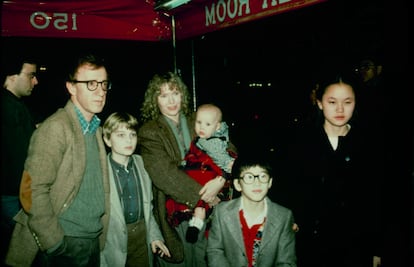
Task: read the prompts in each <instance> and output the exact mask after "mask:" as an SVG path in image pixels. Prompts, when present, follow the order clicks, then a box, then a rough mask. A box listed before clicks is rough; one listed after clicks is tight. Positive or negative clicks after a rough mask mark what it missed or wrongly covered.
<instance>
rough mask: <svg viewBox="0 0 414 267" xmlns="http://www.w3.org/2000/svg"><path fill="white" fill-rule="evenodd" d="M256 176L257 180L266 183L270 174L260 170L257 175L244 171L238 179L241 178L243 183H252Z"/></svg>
mask: <svg viewBox="0 0 414 267" xmlns="http://www.w3.org/2000/svg"><path fill="white" fill-rule="evenodd" d="M256 178H257V180H259V182H261V183H262V184H266V183H268V182H269V180H270V176H269V174H267V173H265V172H262V173H260V174H258V175H254V174H253V173H250V172H246V173H245V174H243V175H242V176H241V177H240V179H242V180H243V182H244V183H245V184H252V183H254V180H255V179H256Z"/></svg>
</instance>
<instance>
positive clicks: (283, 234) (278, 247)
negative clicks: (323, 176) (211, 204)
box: [207, 153, 296, 267]
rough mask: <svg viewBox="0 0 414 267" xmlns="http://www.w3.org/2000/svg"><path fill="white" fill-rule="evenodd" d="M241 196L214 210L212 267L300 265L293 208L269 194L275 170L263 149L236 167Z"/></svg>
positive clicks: (209, 246) (238, 161)
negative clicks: (297, 263)
mask: <svg viewBox="0 0 414 267" xmlns="http://www.w3.org/2000/svg"><path fill="white" fill-rule="evenodd" d="M232 178H233V179H234V180H233V183H234V188H235V189H236V190H237V191H239V192H240V193H241V196H240V197H238V198H235V199H233V200H229V201H225V202H221V203H219V204H218V205H217V206H216V207H215V208H214V210H213V214H212V218H213V219H212V222H211V229H210V232H209V236H208V241H207V242H208V243H207V259H208V263H209V266H213V267H214V266H217V267H221V266H235V267H236V266H261V267H267V266H269V267H270V266H291V267H295V266H296V252H295V231H294V229H293V228H292V227H293V225H294V219H293V214H292V211H291V210H289V209H287V208H285V207H283V206H281V205H279V204H277V203H275V202H272V201H271V200H270V198H268V197H267V193H268V190H269V189H270V187H271V186H272V182H273V170H272V167H271V165H270V164H269V162H268V161H267V159H265V157H264V156H263V155H261V154H260V153H252V154H242V153H240V154H239V155H238V157H237V158H236V160H235V162H234V165H233V168H232Z"/></svg>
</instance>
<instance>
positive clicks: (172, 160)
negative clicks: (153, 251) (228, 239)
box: [138, 72, 225, 267]
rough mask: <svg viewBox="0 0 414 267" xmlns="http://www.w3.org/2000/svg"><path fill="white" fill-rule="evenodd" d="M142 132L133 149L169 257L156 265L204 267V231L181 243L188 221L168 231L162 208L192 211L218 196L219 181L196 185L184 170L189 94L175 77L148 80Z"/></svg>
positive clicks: (190, 136) (190, 118) (190, 121)
mask: <svg viewBox="0 0 414 267" xmlns="http://www.w3.org/2000/svg"><path fill="white" fill-rule="evenodd" d="M141 120H142V122H143V125H142V127H141V128H140V129H139V132H138V143H139V145H138V148H139V150H140V154H141V155H142V157H143V159H144V164H145V168H146V169H147V171H148V173H149V175H150V177H151V179H152V181H153V184H154V190H153V194H154V213H155V218H156V219H157V221H158V224H159V225H160V227H161V231H162V233H163V236H164V238H165V241H166V245H167V247H168V248H170V253H171V257H170V258H166V257H164V258H162V259H159V265H160V266H189V267H190V266H201V267H203V266H206V261H205V253H206V244H207V242H206V239H205V236H204V234H203V233H204V229H203V231H200V234H199V237H198V239H197V242H195V243H191V242H187V241H186V238H185V234H186V231H187V228H188V221H183V222H181V223H180V224H179V225H178V226H176V227H174V226H170V224H169V223H168V220H167V211H166V207H165V203H166V199H167V197H171V198H172V199H174V200H175V201H176V202H179V203H183V204H186V205H188V206H189V207H190V208H194V207H195V206H196V204H197V202H198V201H199V200H200V199H202V200H203V201H205V202H207V203H208V204H210V206H214V205H216V204H218V202H219V198H218V197H217V194H218V192H219V191H220V190H221V189H222V187H223V185H224V183H225V179H224V178H223V177H221V176H217V177H216V178H214V179H212V180H211V181H209V182H208V183H207V184H205V185H204V186H201V185H200V184H199V183H198V182H196V181H195V180H194V179H193V178H191V177H190V176H188V174H186V172H185V171H184V169H183V167H184V166H185V163H186V162H185V160H184V158H185V155H186V153H187V152H188V149H189V148H190V143H191V140H192V139H193V138H194V136H195V133H194V127H193V125H194V116H193V112H192V110H191V109H190V94H189V92H188V89H187V86H186V85H185V84H184V82H183V81H182V79H181V77H180V76H178V75H177V74H175V73H172V72H167V73H164V74H156V75H154V77H153V78H152V79H151V80H150V82H149V84H148V88H147V91H146V93H145V100H144V102H143V104H142V107H141Z"/></svg>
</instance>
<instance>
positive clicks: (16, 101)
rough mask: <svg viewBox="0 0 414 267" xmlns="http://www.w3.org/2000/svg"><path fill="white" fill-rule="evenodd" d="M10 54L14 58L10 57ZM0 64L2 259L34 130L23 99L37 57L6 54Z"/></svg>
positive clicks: (30, 87) (28, 92)
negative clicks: (0, 86)
mask: <svg viewBox="0 0 414 267" xmlns="http://www.w3.org/2000/svg"><path fill="white" fill-rule="evenodd" d="M12 57H13V58H12ZM3 59H4V60H3V63H2V64H1V68H0V69H1V71H2V76H1V78H2V81H3V90H1V166H0V169H1V202H0V208H1V220H0V224H1V260H2V262H4V257H5V254H6V252H7V248H8V246H9V241H10V237H11V233H12V231H13V228H14V225H15V222H14V220H13V217H14V216H15V215H16V214H17V212H18V211H19V210H20V208H21V206H20V202H19V187H20V180H21V176H22V172H23V166H24V161H25V159H26V155H27V148H28V147H29V142H30V137H31V136H32V133H33V131H34V130H35V129H36V126H35V121H34V118H33V116H32V114H31V112H30V111H29V109H28V107H27V106H26V104H25V103H24V101H23V97H25V96H30V95H31V93H32V91H33V88H34V87H35V86H36V85H37V84H38V80H37V77H36V73H37V63H36V60H34V59H31V58H29V57H25V56H20V55H19V56H14V55H8V56H7V57H6V58H3Z"/></svg>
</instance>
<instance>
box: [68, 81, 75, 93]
mask: <svg viewBox="0 0 414 267" xmlns="http://www.w3.org/2000/svg"><path fill="white" fill-rule="evenodd" d="M66 89H68V92H69V94H70V95H76V87H75V85H74V83H71V82H66Z"/></svg>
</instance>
